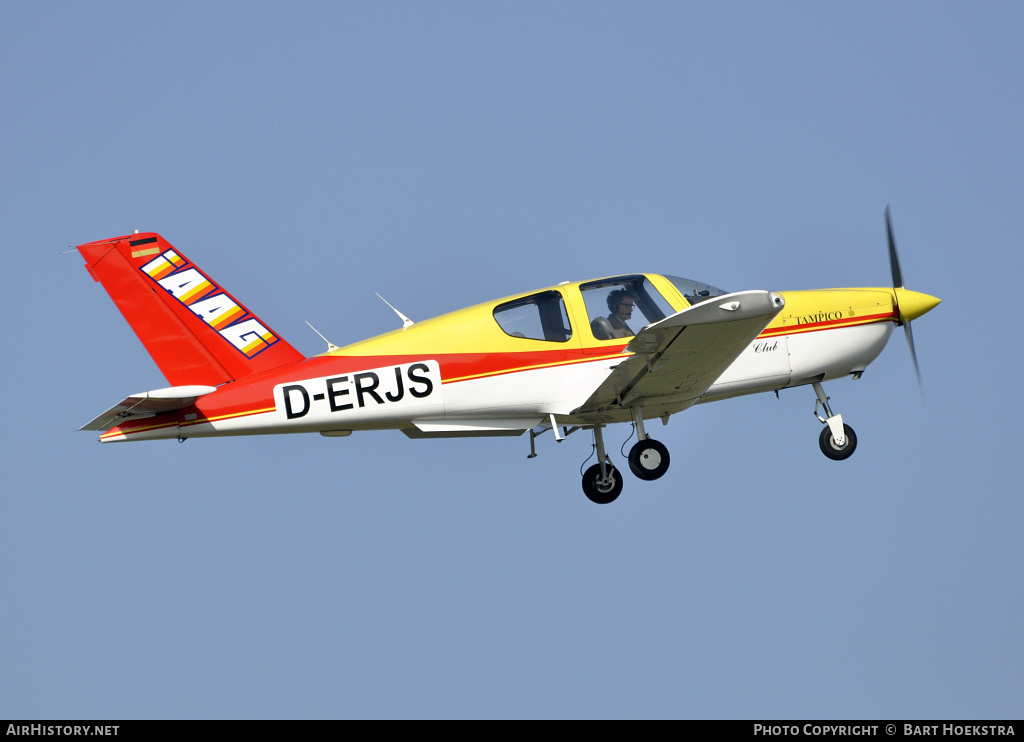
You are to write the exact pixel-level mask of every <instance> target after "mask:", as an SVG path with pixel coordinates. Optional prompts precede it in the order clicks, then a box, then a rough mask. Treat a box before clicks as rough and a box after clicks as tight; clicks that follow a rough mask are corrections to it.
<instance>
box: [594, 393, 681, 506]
mask: <svg viewBox="0 0 1024 742" xmlns="http://www.w3.org/2000/svg"><path fill="white" fill-rule="evenodd" d="M633 422H634V424H635V425H636V433H637V438H639V440H638V441H637V442H636V443H635V444H634V445H633V448H631V449H630V451H629V469H630V471H632V472H633V473H634V474H635V475H636V476H637V477H639V478H640V479H643V480H646V481H648V482H650V481H653V480H655V479H658V478H659V477H661V476H662V475H663V474H664V473H665V472H667V471H668V465H669V461H670V457H669V455H668V449H667V448H665V446H664V444H662V443H659V442H658V441H656V440H654V439H653V438H648V437H647V432H646V431H645V430H644V420H643V415H642V414H641V411H640V409H639V408H634V410H633ZM603 427H604V426H603V425H595V426H594V428H593V430H594V446H595V447H596V448H597V461H598V463H596V464H594V465H593V466H591V467H590V468H589V469H587V470H586V471H585V472H584V473H583V493H584V494H585V495H586V496H587V497H588V498H589V499H590V501H591V502H596V503H597V504H599V505H607V504H608V503H610V502H613V501H614V500H615V498H617V497H618V496H619V495H620V494H621V493H622V474H621V473H620V472H619V470H618V469H616V468H615V467H614V466H612V463H611V461H610V460H609V459H608V455H607V453H605V448H604V431H603Z"/></svg>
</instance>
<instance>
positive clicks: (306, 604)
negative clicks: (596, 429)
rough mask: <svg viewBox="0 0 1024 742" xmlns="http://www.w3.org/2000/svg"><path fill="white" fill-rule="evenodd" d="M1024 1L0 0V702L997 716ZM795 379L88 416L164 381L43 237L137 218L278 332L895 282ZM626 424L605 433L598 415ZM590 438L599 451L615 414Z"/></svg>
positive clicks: (1011, 593)
mask: <svg viewBox="0 0 1024 742" xmlns="http://www.w3.org/2000/svg"><path fill="white" fill-rule="evenodd" d="M1022 32H1024V11H1022V9H1021V8H1020V6H1019V5H1016V4H1011V3H998V4H997V3H982V4H970V5H968V4H957V3H910V2H907V3H898V4H893V3H858V4H856V5H850V4H839V3H826V4H820V3H772V4H765V3H738V4H737V3H733V4H725V5H723V4H713V3H703V4H701V3H629V4H627V3H601V2H587V3H568V2H566V3H529V2H527V3H524V2H516V3H440V2H432V3H376V2H375V3H369V2H366V3H302V4H298V5H296V4H287V5H286V4H269V3H268V4H260V5H257V6H254V5H252V4H248V3H212V4H210V3H203V4H199V3H179V4H175V5H173V6H167V7H164V8H151V7H143V6H140V5H138V4H133V3H104V2H100V3H90V4H71V3H31V4H30V3H7V4H4V5H3V6H2V8H0V89H2V90H3V93H4V96H3V97H4V105H3V110H2V112H0V138H2V142H3V146H2V147H0V167H2V173H3V177H2V179H0V189H2V193H0V196H2V197H0V245H2V249H3V256H4V260H5V261H6V269H5V278H6V280H5V286H6V292H5V297H6V299H7V300H6V301H5V302H4V303H3V310H2V311H3V320H4V321H3V333H4V335H3V337H4V343H5V346H6V352H5V353H4V356H3V363H2V366H0V369H2V371H0V373H2V382H3V388H4V389H5V390H6V392H7V394H6V398H7V404H6V406H5V409H6V412H5V416H4V417H5V421H6V424H5V425H4V426H3V428H4V433H3V436H4V438H3V445H2V447H0V451H2V453H0V461H2V467H3V472H4V475H5V480H6V486H5V487H4V494H3V495H2V498H0V503H2V510H0V595H2V596H3V600H2V601H0V636H2V637H3V639H2V641H0V667H2V668H3V669H2V671H0V717H6V718H11V717H24V718H94V717H95V718H147V717H160V718H181V717H183V718H195V717H243V718H244V717H285V718H292V717H452V716H456V717H495V716H498V717H606V716H607V717H712V718H718V717H723V718H737V717H738V718H802V717H810V718H829V717H832V718H835V717H850V718H859V717H866V718H876V717H881V718H961V719H974V718H978V719H980V718H994V717H1001V718H1019V717H1020V716H1021V713H1022V705H1021V696H1020V688H1021V687H1022V686H1024V671H1022V668H1024V639H1022V634H1021V631H1020V626H1021V625H1024V596H1022V590H1021V587H1022V585H1021V577H1020V565H1021V563H1022V560H1024V546H1022V542H1021V539H1020V524H1021V522H1022V516H1024V506H1022V503H1021V496H1020V481H1021V475H1022V474H1024V467H1022V463H1021V456H1020V444H1021V441H1022V436H1021V434H1020V433H1019V432H1018V431H1017V430H1016V429H1015V428H1014V427H1013V426H1014V424H1015V421H1016V419H1017V417H1018V415H1019V413H1020V411H1021V403H1020V395H1019V393H1018V392H1017V391H1016V386H1017V385H1016V383H1015V379H1014V374H1015V373H1016V371H1017V370H1018V369H1019V368H1020V366H1021V333H1020V330H1019V326H1018V319H1017V316H1018V314H1019V312H1018V311H1017V309H1016V308H1015V306H1014V304H1013V302H1014V301H1015V300H1016V298H1017V297H1018V295H1019V293H1020V292H1019V289H1018V286H1017V284H1018V283H1019V281H1020V276H1021V274H1022V272H1024V271H1022V269H1024V260H1022V258H1021V250H1020V245H1021V237H1020V235H1021V234H1022V233H1024V224H1022V221H1024V217H1022V213H1021V209H1020V206H1019V203H1020V198H1021V194H1022V191H1024V144H1022V139H1021V135H1020V133H1021V131H1024V104H1022V99H1021V94H1020V91H1021V90H1022V89H1024V80H1022V77H1024V51H1022V48H1021V45H1020V41H1019V40H1020V38H1021V35H1022ZM886 204H892V209H893V216H894V222H895V228H896V235H897V240H898V243H899V247H900V252H901V257H902V260H903V271H904V276H905V278H906V281H907V285H908V287H909V288H913V289H917V290H920V291H925V292H927V293H929V294H933V295H935V296H938V297H940V298H942V299H943V303H942V304H941V305H940V306H939V307H938V308H937V309H935V310H934V311H933V312H932V313H930V314H929V315H927V316H926V317H923V318H921V320H920V321H918V322H915V325H914V332H915V339H916V342H917V349H918V356H919V359H920V362H921V366H922V371H923V375H924V383H925V390H926V398H925V399H924V400H922V396H921V394H920V393H919V392H918V389H917V384H916V381H915V379H914V373H913V369H912V365H911V362H910V358H909V354H908V353H907V350H906V347H905V343H904V341H903V338H902V337H901V334H902V333H900V334H897V335H894V336H893V339H892V342H891V343H890V347H889V348H887V349H886V351H885V352H884V353H883V354H882V356H881V357H880V358H879V359H878V361H876V362H875V363H874V364H873V365H872V366H871V367H870V368H869V369H868V371H867V373H865V375H864V377H863V379H861V380H859V381H856V382H850V381H843V382H833V383H832V384H831V385H826V390H827V391H828V392H829V394H830V395H831V396H832V401H833V405H834V407H835V408H836V411H838V412H841V413H842V414H843V416H844V418H845V419H846V421H847V422H849V423H850V424H852V425H853V426H854V427H855V428H856V430H857V434H858V437H859V448H858V451H857V453H856V455H855V456H854V457H853V458H851V459H850V460H848V461H846V462H841V463H836V462H831V461H828V460H826V459H825V458H824V457H823V456H822V455H821V453H820V452H819V451H818V447H817V443H816V438H817V434H818V431H819V424H818V423H817V422H816V421H815V420H814V418H813V417H812V416H811V411H812V409H813V406H814V398H813V394H812V392H811V391H810V390H808V389H798V390H791V391H788V392H784V393H783V394H782V395H781V398H780V399H778V400H776V399H775V397H774V396H771V395H764V396H760V397H749V398H743V399H735V400H729V401H726V402H721V403H716V404H713V405H706V406H702V407H699V408H695V409H692V410H690V411H688V412H687V413H685V414H684V415H680V416H678V417H677V418H674V419H673V420H672V422H671V424H670V425H669V426H668V427H666V428H661V426H660V424H658V425H657V427H656V428H654V429H652V431H651V432H652V433H656V435H657V437H658V438H659V439H660V440H662V441H663V442H664V443H665V444H666V445H667V446H668V447H669V449H670V450H671V452H672V457H673V458H672V461H673V464H672V469H671V470H670V471H669V473H668V474H667V475H666V476H665V477H664V478H663V479H661V480H659V481H657V482H652V483H644V482H640V481H639V480H636V479H635V478H632V477H629V478H627V481H626V489H625V492H624V494H623V495H622V497H620V498H619V500H618V501H617V502H616V503H614V504H613V505H611V506H607V507H598V506H594V505H592V504H590V503H589V502H588V501H587V500H586V499H585V498H584V496H583V494H582V492H581V490H580V484H579V467H580V464H581V463H582V462H583V460H584V459H585V458H586V457H587V456H588V455H589V453H590V439H589V437H588V436H586V434H582V433H580V434H577V435H574V436H572V437H570V438H569V439H568V440H566V441H565V442H564V443H561V444H558V445H556V444H555V443H554V442H553V441H552V440H551V439H550V437H547V438H545V439H541V442H540V448H539V452H540V455H539V457H538V458H536V459H533V460H529V461H528V460H527V459H526V454H527V453H528V441H527V439H525V438H522V439H495V440H456V441H412V440H408V439H406V438H405V437H404V436H403V435H401V434H400V433H377V434H364V435H353V436H352V437H350V438H347V439H324V438H321V437H319V436H280V437H254V438H235V439H222V440H193V441H188V442H186V443H184V444H178V443H175V442H153V443H136V444H113V445H109V446H101V445H100V444H98V443H97V442H96V440H95V436H94V434H91V433H81V432H77V430H76V429H77V428H78V427H79V426H80V425H82V424H83V423H85V422H86V421H88V420H90V419H91V418H92V417H94V416H95V415H96V414H98V413H99V412H100V411H102V410H103V409H105V408H106V407H107V406H109V405H111V404H113V403H114V402H116V401H118V400H120V399H122V398H123V397H124V396H125V395H126V394H128V393H132V392H137V391H141V390H144V389H152V388H157V387H161V386H164V385H165V382H164V380H163V378H162V377H161V376H160V374H159V372H158V371H157V369H156V367H155V365H154V364H153V363H152V361H151V360H150V359H149V357H148V356H147V355H146V353H145V351H144V350H143V348H142V346H141V345H140V344H139V343H138V341H137V340H136V339H135V337H134V335H133V334H132V333H131V331H130V329H129V328H128V326H127V324H126V323H125V322H124V321H123V319H121V317H120V316H119V314H118V313H117V311H116V308H115V307H114V305H113V304H112V303H111V302H110V300H109V299H108V298H107V296H106V294H105V293H104V292H103V290H102V289H101V287H100V286H99V285H97V284H95V283H93V282H92V281H91V280H90V278H89V276H88V275H87V273H86V272H85V271H84V270H83V269H82V267H81V266H82V260H81V258H80V257H79V256H78V255H77V254H76V253H72V254H65V255H61V254H60V253H61V251H63V250H67V249H68V248H69V247H71V246H73V245H75V244H78V243H82V242H87V241H92V240H97V239H102V238H105V237H111V236H115V235H120V234H124V233H126V232H128V231H131V230H132V229H139V230H142V231H150V230H152V231H158V232H160V233H161V234H162V235H164V237H166V238H167V239H168V240H169V241H170V242H171V243H172V244H174V245H175V246H176V247H179V248H181V250H182V251H183V252H184V253H185V254H186V255H188V256H189V257H190V258H192V259H193V260H195V261H196V262H197V263H198V264H199V265H200V266H202V267H203V268H204V269H205V270H206V271H207V272H208V273H210V275H211V276H213V277H214V278H215V279H216V280H218V281H219V282H221V283H222V284H223V285H224V286H225V287H226V288H227V289H228V290H229V291H231V292H232V293H233V294H235V295H236V296H237V297H238V298H239V299H240V300H241V301H243V302H244V303H246V304H247V305H248V306H249V307H250V308H252V309H253V310H255V311H256V312H257V313H259V314H260V316H261V317H262V318H263V319H265V320H266V321H267V322H268V323H269V324H270V325H271V326H272V327H273V328H274V329H275V330H277V331H278V332H280V333H281V334H282V335H283V336H284V337H286V338H288V340H289V341H290V342H291V343H292V344H294V345H295V346H296V347H297V348H299V350H301V351H302V352H304V353H306V354H313V353H318V352H321V351H322V350H323V343H322V341H321V340H320V339H319V338H318V337H316V335H314V334H313V333H312V332H311V331H310V330H309V329H308V328H307V327H306V325H305V324H304V322H305V321H306V320H308V321H310V322H312V323H313V324H314V325H315V326H316V327H317V328H318V329H319V330H320V331H321V332H323V333H324V334H325V335H326V336H327V337H328V338H330V339H331V340H332V341H333V342H335V343H337V344H339V345H341V344H345V343H349V342H353V341H355V340H358V339H361V338H363V337H368V336H370V335H374V334H377V333H380V332H384V331H387V330H390V329H394V328H395V327H397V326H398V320H397V318H396V317H395V315H394V314H393V313H392V312H391V310H390V309H388V308H387V307H386V306H385V305H384V304H383V303H382V302H380V301H379V300H378V299H377V298H376V296H374V292H380V293H381V294H382V295H384V296H385V297H386V298H387V299H388V300H389V301H390V302H391V303H393V304H395V306H397V307H398V308H399V309H400V310H401V311H402V312H404V313H405V314H407V315H409V316H410V317H412V318H413V319H423V318H426V317H430V316H434V315H436V314H440V313H442V312H445V311H449V310H452V309H457V308H459V307H462V306H467V305H470V304H473V303H476V302H479V301H484V300H487V299H490V298H495V297H499V296H504V295H508V294H511V293H515V292H518V291H527V290H530V289H533V288H539V287H543V286H548V285H551V284H554V283H557V282H559V281H564V280H580V279H584V278H589V277H595V276H603V275H610V274H614V273H618V272H634V271H654V272H665V273H672V274H676V275H683V276H689V277H692V278H695V279H698V280H702V281H706V282H708V283H711V284H713V285H716V286H721V287H723V288H726V289H730V290H743V289H770V290H786V289H802V288H822V287H832V286H862V285H863V286H876V285H886V284H887V283H888V282H889V267H888V260H887V257H886V252H885V232H884V223H883V218H882V213H883V209H884V207H885V205H886ZM628 432H629V431H628V429H627V428H626V426H622V429H621V430H616V429H612V430H611V431H609V433H608V445H609V448H610V449H611V450H612V451H616V452H617V451H618V449H619V446H620V445H621V442H622V440H624V439H625V438H626V436H627V435H628ZM614 455H615V456H616V458H617V457H618V454H617V453H616V454H614Z"/></svg>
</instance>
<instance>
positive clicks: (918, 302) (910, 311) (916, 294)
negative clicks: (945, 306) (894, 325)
mask: <svg viewBox="0 0 1024 742" xmlns="http://www.w3.org/2000/svg"><path fill="white" fill-rule="evenodd" d="M894 290H895V291H896V304H897V305H898V306H899V309H900V320H901V321H903V322H911V321H913V320H915V319H917V318H918V317H920V316H921V315H922V314H926V313H928V312H930V311H931V310H932V309H934V308H935V307H937V306H938V305H939V302H940V301H942V299H936V298H935V297H934V296H929V295H928V294H922V293H921V292H920V291H908V290H907V289H894Z"/></svg>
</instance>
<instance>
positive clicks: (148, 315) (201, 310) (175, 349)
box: [78, 232, 304, 386]
mask: <svg viewBox="0 0 1024 742" xmlns="http://www.w3.org/2000/svg"><path fill="white" fill-rule="evenodd" d="M78 251H79V252H80V253H81V254H82V257H84V258H85V264H86V268H87V269H88V270H89V273H90V274H91V275H92V277H93V278H94V279H95V280H97V281H99V282H100V283H102V284H103V288H105V289H106V290H107V293H108V294H110V298H111V299H113V300H114V303H115V304H117V308H118V309H120V310H121V314H123V315H124V318H125V319H126V320H128V324H130V325H131V327H132V329H133V330H134V331H135V334H136V335H138V337H139V340H141V341H142V344H143V345H145V346H146V350H147V351H149V354H150V355H151V356H152V357H153V360H154V361H155V362H156V365H157V366H158V367H159V368H160V371H161V372H162V373H163V375H164V376H165V377H167V381H168V382H170V383H171V384H172V385H174V386H179V385H183V384H207V385H210V386H216V385H218V384H223V383H225V382H227V381H232V380H234V379H241V378H244V377H246V376H250V375H251V374H255V373H259V372H260V371H266V370H268V369H271V368H276V367H278V366H282V365H284V364H286V363H291V362H293V361H301V360H302V359H303V358H304V356H303V355H302V354H301V353H299V351H297V350H295V348H293V347H292V346H291V345H289V344H288V343H287V342H286V341H285V340H283V339H282V338H281V336H280V335H278V334H277V333H276V332H273V331H271V330H270V328H268V327H267V325H266V323H264V322H263V321H262V320H261V319H259V318H258V317H257V316H256V315H255V314H253V313H252V312H250V311H249V310H248V309H246V308H245V307H244V306H243V305H242V304H240V303H239V302H237V301H235V299H234V297H232V296H231V294H229V293H228V292H227V291H225V290H224V289H222V288H221V287H220V286H219V285H218V284H217V283H216V282H215V281H214V280H213V279H211V278H210V277H209V276H207V275H206V274H205V273H203V272H202V271H201V270H199V268H197V267H196V266H195V265H194V264H193V263H192V262H191V261H189V259H188V258H186V257H185V256H184V255H182V254H181V252H179V251H178V250H176V249H174V248H173V247H172V246H171V244H170V243H168V242H167V241H166V240H165V239H164V238H163V237H161V236H160V235H158V234H155V233H152V232H150V233H145V234H132V235H126V236H124V237H115V238H113V239H110V240H100V241H99V242H90V243H87V244H85V245H79V246H78Z"/></svg>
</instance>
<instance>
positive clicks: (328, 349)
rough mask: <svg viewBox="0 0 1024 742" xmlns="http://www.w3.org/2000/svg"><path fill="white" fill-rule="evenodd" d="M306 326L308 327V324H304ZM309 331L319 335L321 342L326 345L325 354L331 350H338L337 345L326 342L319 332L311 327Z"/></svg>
mask: <svg viewBox="0 0 1024 742" xmlns="http://www.w3.org/2000/svg"><path fill="white" fill-rule="evenodd" d="M303 321H304V322H305V320H303ZM306 324H307V325H309V322H306ZM309 329H310V330H312V331H313V332H315V333H316V334H317V335H320V339H321V340H323V341H324V342H325V343H327V352H328V353H329V352H330V351H332V350H337V349H338V346H337V345H335V344H334V343H332V342H331V341H330V340H328V339H327V338H325V337H324V336H323V335H321V334H320V331H319V330H318V329H316V328H315V327H313V325H309Z"/></svg>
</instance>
